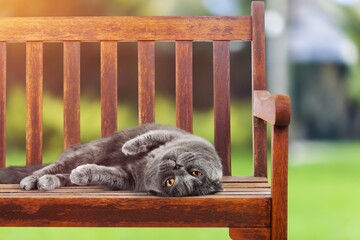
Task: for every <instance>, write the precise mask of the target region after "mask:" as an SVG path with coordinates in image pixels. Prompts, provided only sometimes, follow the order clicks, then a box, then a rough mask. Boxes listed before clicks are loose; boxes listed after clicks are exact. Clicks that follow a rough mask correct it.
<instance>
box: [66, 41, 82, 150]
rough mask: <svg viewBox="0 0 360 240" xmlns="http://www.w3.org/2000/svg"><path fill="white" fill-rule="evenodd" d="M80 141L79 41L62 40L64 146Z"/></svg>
mask: <svg viewBox="0 0 360 240" xmlns="http://www.w3.org/2000/svg"><path fill="white" fill-rule="evenodd" d="M78 143H80V42H72V41H71V42H69V41H68V42H64V148H65V149H66V148H68V147H70V146H71V145H73V144H78Z"/></svg>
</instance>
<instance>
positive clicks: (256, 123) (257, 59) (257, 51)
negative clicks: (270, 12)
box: [251, 1, 267, 177]
mask: <svg viewBox="0 0 360 240" xmlns="http://www.w3.org/2000/svg"><path fill="white" fill-rule="evenodd" d="M251 19H252V41H251V59H252V90H253V91H254V90H265V89H266V67H265V32H264V29H265V27H264V2H261V1H253V2H252V4H251ZM253 152H254V176H258V177H266V176H267V159H266V123H265V121H263V120H261V119H259V118H257V117H255V116H254V117H253Z"/></svg>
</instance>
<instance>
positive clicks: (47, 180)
mask: <svg viewBox="0 0 360 240" xmlns="http://www.w3.org/2000/svg"><path fill="white" fill-rule="evenodd" d="M60 186H61V183H60V179H59V178H58V177H57V176H55V175H44V176H42V177H41V178H39V180H38V182H37V188H38V189H39V190H41V191H49V190H53V189H55V188H58V187H60Z"/></svg>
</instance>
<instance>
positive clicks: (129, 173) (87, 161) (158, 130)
mask: <svg viewBox="0 0 360 240" xmlns="http://www.w3.org/2000/svg"><path fill="white" fill-rule="evenodd" d="M37 169H38V170H37ZM35 170H36V171H35ZM29 174H31V175H30V176H27V175H29ZM25 176H27V177H25ZM23 177H25V178H23ZM221 177H222V166H221V161H220V158H219V157H218V155H217V153H216V151H215V149H214V147H213V146H212V145H211V144H210V143H209V142H208V141H206V140H205V139H203V138H200V137H198V136H195V135H192V134H190V133H187V132H185V131H183V130H180V129H178V128H174V127H169V126H164V125H158V124H145V125H141V126H138V127H135V128H129V129H125V130H123V131H120V132H117V133H115V134H113V135H112V136H110V137H107V138H102V139H98V140H95V141H92V142H90V143H87V144H81V145H75V146H72V147H70V148H69V149H67V150H65V151H64V152H63V153H62V154H61V156H60V157H59V159H58V160H57V161H56V162H54V163H52V164H50V165H47V166H41V168H40V169H39V167H10V168H7V169H2V170H0V183H19V182H20V187H21V188H23V189H25V190H32V189H39V190H52V189H55V188H59V187H62V186H69V185H98V186H101V187H104V188H107V189H112V190H135V191H147V192H150V193H152V194H155V195H159V196H170V197H180V196H196V195H205V194H210V193H214V192H217V191H219V190H221V189H222V188H221V184H220V179H221ZM22 178H23V179H22ZM21 179H22V180H21ZM20 180H21V181H20Z"/></svg>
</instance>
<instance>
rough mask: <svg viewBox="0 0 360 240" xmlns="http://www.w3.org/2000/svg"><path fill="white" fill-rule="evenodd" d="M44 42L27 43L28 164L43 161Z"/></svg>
mask: <svg viewBox="0 0 360 240" xmlns="http://www.w3.org/2000/svg"><path fill="white" fill-rule="evenodd" d="M42 95H43V43H42V42H27V43H26V165H37V164H41V163H42V144H43V139H42V135H43V134H42V133H43V126H42Z"/></svg>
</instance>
